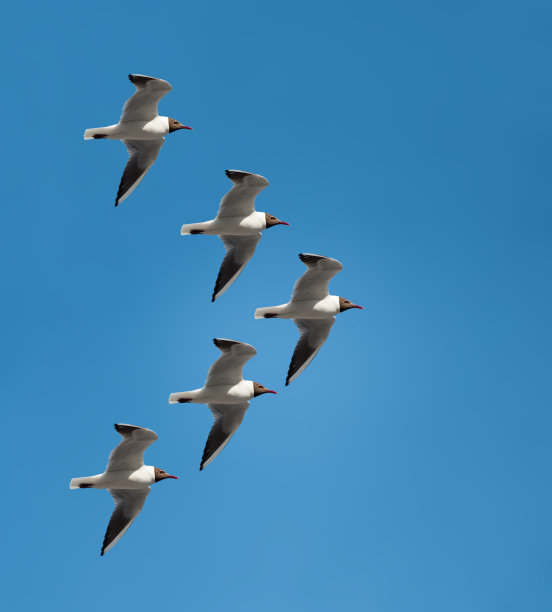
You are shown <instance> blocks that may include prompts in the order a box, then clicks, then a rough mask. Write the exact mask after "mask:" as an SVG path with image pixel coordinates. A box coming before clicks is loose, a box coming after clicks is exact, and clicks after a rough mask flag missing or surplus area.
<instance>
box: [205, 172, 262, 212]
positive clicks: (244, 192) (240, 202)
mask: <svg viewBox="0 0 552 612" xmlns="http://www.w3.org/2000/svg"><path fill="white" fill-rule="evenodd" d="M226 176H227V177H228V178H229V179H230V180H231V181H232V182H233V183H234V186H233V187H232V189H230V191H229V192H228V193H227V194H226V195H225V196H224V197H223V198H222V200H221V201H220V206H219V209H218V213H217V217H247V215H250V214H251V213H252V212H255V198H256V197H257V195H258V194H259V193H261V191H262V190H263V189H264V188H265V187H267V186H268V181H267V180H266V179H265V178H264V176H261V175H260V174H251V172H242V171H241V170H226Z"/></svg>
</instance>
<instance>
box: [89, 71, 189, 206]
mask: <svg viewBox="0 0 552 612" xmlns="http://www.w3.org/2000/svg"><path fill="white" fill-rule="evenodd" d="M128 78H129V79H130V82H131V83H133V84H134V85H135V87H136V93H135V94H134V95H133V96H131V97H130V98H129V99H128V100H127V101H126V102H125V105H124V106H123V114H122V115H121V118H120V119H119V123H117V124H115V125H108V126H106V127H101V128H90V129H88V130H85V132H84V139H85V140H91V139H101V138H107V139H110V140H122V141H123V144H124V145H125V147H126V148H127V150H128V155H129V160H128V163H127V165H126V167H125V170H124V172H123V176H122V178H121V183H120V184H119V190H118V191H117V197H116V199H115V206H118V205H119V204H120V203H121V202H122V201H123V200H125V199H126V198H128V196H129V195H130V194H131V193H132V192H133V191H134V190H135V189H136V187H138V185H139V184H140V181H141V180H142V179H143V178H144V176H146V173H147V171H148V170H149V169H150V168H151V167H152V166H153V162H154V161H155V160H156V159H157V156H158V155H159V151H160V150H161V147H162V146H163V143H164V142H165V139H164V138H163V137H164V136H166V135H167V134H171V133H172V132H176V131H177V130H191V129H192V128H191V127H189V126H187V125H182V123H180V121H177V120H176V119H171V118H170V117H162V116H160V115H159V114H158V112H157V104H158V103H159V100H161V98H162V97H163V96H164V95H165V94H167V93H169V91H171V89H172V86H171V84H170V83H167V81H163V79H156V78H154V77H150V76H145V75H143V74H129V75H128Z"/></svg>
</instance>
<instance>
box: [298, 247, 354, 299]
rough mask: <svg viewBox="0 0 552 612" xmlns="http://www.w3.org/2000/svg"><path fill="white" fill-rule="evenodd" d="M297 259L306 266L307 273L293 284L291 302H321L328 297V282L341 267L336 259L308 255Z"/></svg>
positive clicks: (305, 254)
mask: <svg viewBox="0 0 552 612" xmlns="http://www.w3.org/2000/svg"><path fill="white" fill-rule="evenodd" d="M299 259H300V260H301V261H302V262H303V263H304V264H305V265H306V266H307V271H306V272H305V273H304V274H303V276H301V277H300V278H299V279H298V280H297V282H296V283H295V286H294V287H293V293H292V294H291V301H292V302H293V301H297V302H299V301H301V300H323V299H324V298H325V297H327V296H328V284H329V282H330V280H331V279H332V278H333V277H334V276H335V275H336V274H337V273H338V272H339V271H340V270H342V269H343V266H342V265H341V264H340V263H339V261H337V259H332V258H331V257H323V256H322V255H312V254H310V253H300V254H299Z"/></svg>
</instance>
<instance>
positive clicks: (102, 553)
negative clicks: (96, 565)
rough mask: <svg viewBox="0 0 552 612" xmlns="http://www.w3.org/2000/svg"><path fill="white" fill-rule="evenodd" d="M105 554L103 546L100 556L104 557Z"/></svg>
mask: <svg viewBox="0 0 552 612" xmlns="http://www.w3.org/2000/svg"><path fill="white" fill-rule="evenodd" d="M103 555H104V551H103V548H102V552H101V553H100V557H103Z"/></svg>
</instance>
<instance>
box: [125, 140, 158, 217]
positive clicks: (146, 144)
mask: <svg viewBox="0 0 552 612" xmlns="http://www.w3.org/2000/svg"><path fill="white" fill-rule="evenodd" d="M164 142H165V139H164V138H156V139H155V140H123V143H124V145H125V147H126V148H127V150H128V155H129V160H128V162H127V165H126V166H125V170H124V172H123V176H122V177H121V182H120V184H119V190H118V191H117V198H116V199H115V206H118V205H119V204H120V203H121V202H122V201H123V200H126V199H127V198H128V196H129V195H130V194H131V193H132V192H133V191H134V190H135V189H136V187H138V185H139V184H140V182H141V181H142V179H143V178H144V177H145V176H146V173H147V171H148V170H149V169H150V168H151V167H152V166H153V162H154V161H155V160H156V159H157V156H158V155H159V151H161V147H162V146H163V143H164Z"/></svg>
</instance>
